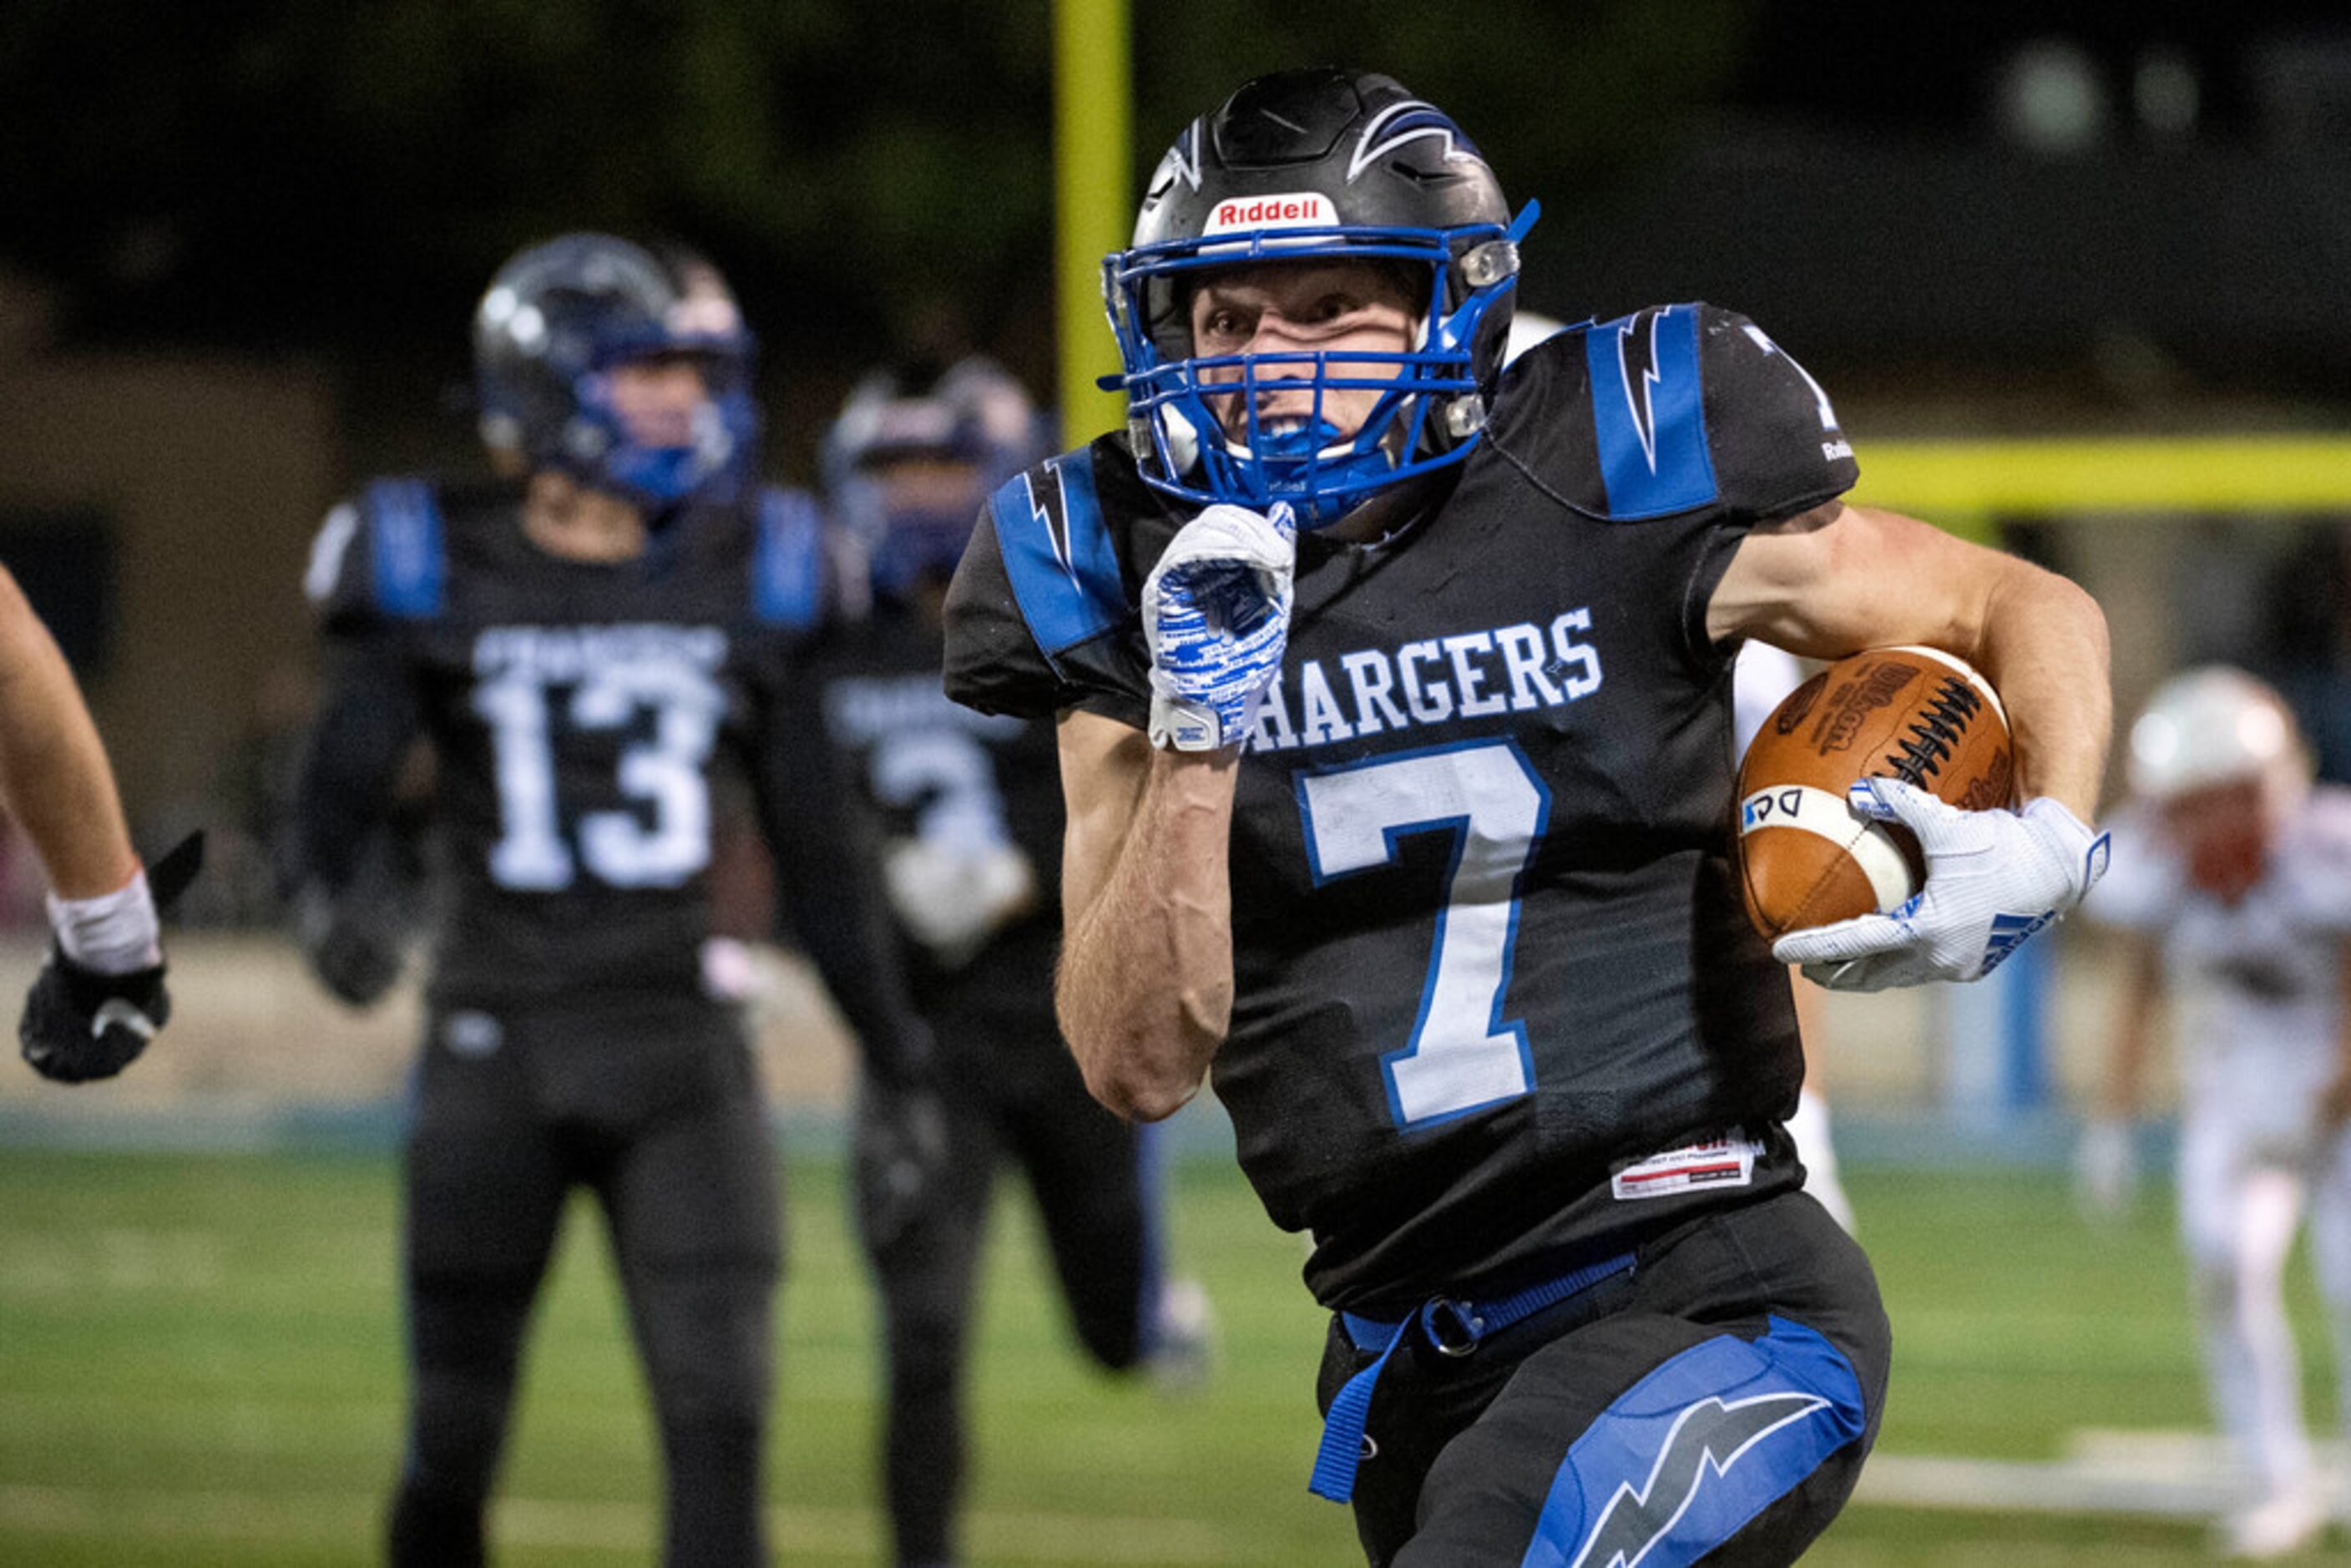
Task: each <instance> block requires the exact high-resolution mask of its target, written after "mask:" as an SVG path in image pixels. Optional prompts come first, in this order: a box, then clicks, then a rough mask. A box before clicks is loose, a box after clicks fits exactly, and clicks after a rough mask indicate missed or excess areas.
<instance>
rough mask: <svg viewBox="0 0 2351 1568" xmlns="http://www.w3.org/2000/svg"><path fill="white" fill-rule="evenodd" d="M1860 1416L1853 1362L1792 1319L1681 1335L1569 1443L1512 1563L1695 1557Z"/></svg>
mask: <svg viewBox="0 0 2351 1568" xmlns="http://www.w3.org/2000/svg"><path fill="white" fill-rule="evenodd" d="M1865 1421H1866V1412H1865V1410H1864V1409H1863V1406H1862V1396H1861V1382H1860V1379H1859V1378H1858V1377H1857V1376H1855V1373H1854V1370H1853V1365H1852V1364H1851V1363H1850V1362H1848V1361H1846V1360H1845V1358H1844V1354H1843V1353H1842V1352H1840V1351H1839V1350H1838V1349H1837V1348H1836V1347H1835V1346H1834V1345H1833V1344H1831V1343H1829V1342H1828V1341H1827V1340H1826V1339H1824V1338H1823V1337H1822V1336H1821V1335H1820V1333H1818V1332H1816V1331H1815V1330H1813V1329H1810V1328H1806V1327H1805V1326H1804V1325H1802V1323H1795V1322H1789V1321H1788V1320H1787V1319H1785V1318H1781V1317H1773V1318H1772V1319H1771V1332H1770V1333H1766V1334H1765V1335H1764V1336H1763V1337H1762V1338H1761V1339H1757V1340H1745V1339H1740V1337H1738V1336H1737V1335H1735V1334H1720V1335H1717V1336H1716V1337H1715V1338H1713V1339H1709V1340H1706V1341H1703V1342H1701V1343H1698V1344H1695V1345H1692V1346H1691V1347H1690V1348H1689V1349H1687V1350H1686V1351H1683V1352H1682V1353H1681V1354H1678V1355H1676V1356H1674V1357H1672V1358H1671V1359H1669V1360H1667V1362H1665V1363H1664V1364H1661V1365H1659V1366H1658V1367H1657V1368H1656V1370H1654V1371H1652V1372H1651V1373H1650V1374H1649V1375H1647V1376H1646V1377H1644V1378H1643V1379H1641V1381H1640V1382H1638V1383H1636V1384H1635V1385H1633V1386H1632V1388H1630V1389H1628V1390H1627V1391H1626V1392H1625V1394H1624V1395H1622V1396H1619V1397H1618V1398H1617V1400H1616V1401H1615V1403H1614V1404H1612V1405H1611V1406H1608V1408H1607V1409H1606V1410H1604V1411H1603V1412H1602V1413H1601V1416H1600V1418H1599V1419H1598V1420H1597V1421H1594V1422H1593V1424H1592V1425H1591V1426H1590V1427H1586V1428H1585V1429H1584V1431H1583V1435H1582V1436H1581V1437H1577V1438H1576V1440H1575V1441H1574V1443H1573V1445H1571V1446H1570V1447H1569V1448H1568V1451H1567V1458H1566V1459H1565V1460H1564V1461H1563V1462H1562V1464H1561V1465H1560V1468H1559V1470H1558V1472H1557V1474H1555V1475H1554V1476H1553V1477H1552V1485H1551V1490H1550V1492H1549V1494H1548V1495H1547V1496H1546V1497H1545V1498H1544V1500H1543V1509H1542V1514H1541V1518H1540V1519H1538V1520H1537V1521H1536V1524H1535V1533H1534V1539H1533V1541H1532V1542H1531V1543H1530V1544H1529V1545H1528V1547H1527V1551H1526V1555H1525V1556H1524V1557H1523V1558H1521V1559H1520V1565H1521V1568H1624V1565H1628V1564H1632V1563H1639V1564H1640V1565H1641V1568H1677V1565H1678V1564H1685V1563H1695V1562H1697V1561H1698V1559H1699V1558H1700V1557H1703V1556H1705V1555H1706V1553H1708V1552H1711V1551H1713V1550H1714V1549H1715V1548H1716V1547H1718V1546H1719V1545H1721V1544H1722V1543H1723V1542H1726V1541H1728V1540H1729V1539H1730V1537H1731V1536H1732V1535H1734V1534H1736V1533H1737V1532H1738V1531H1739V1529H1740V1527H1741V1526H1742V1525H1744V1524H1746V1523H1747V1521H1749V1520H1750V1519H1753V1518H1754V1517H1755V1516H1756V1515H1757V1514H1758V1513H1761V1511H1763V1510H1764V1509H1765V1508H1766V1507H1768V1506H1770V1505H1771V1503H1772V1502H1773V1501H1775V1500H1778V1499H1779V1498H1782V1497H1783V1496H1785V1495H1786V1494H1787V1493H1788V1492H1789V1491H1790V1490H1793V1489H1794V1488H1795V1486H1796V1485H1797V1484H1798V1483H1799V1482H1801V1481H1802V1480H1803V1479H1804V1478H1805V1477H1807V1476H1809V1475H1811V1474H1812V1473H1813V1471H1814V1470H1816V1469H1819V1468H1820V1466H1821V1464H1822V1463H1823V1461H1824V1460H1826V1459H1827V1458H1829V1456H1830V1455H1832V1454H1834V1453H1835V1452H1836V1451H1837V1450H1838V1449H1840V1448H1844V1446H1845V1445H1846V1444H1848V1443H1850V1442H1852V1441H1853V1440H1854V1439H1855V1438H1856V1437H1860V1436H1861V1433H1862V1430H1863V1427H1864V1426H1865Z"/></svg>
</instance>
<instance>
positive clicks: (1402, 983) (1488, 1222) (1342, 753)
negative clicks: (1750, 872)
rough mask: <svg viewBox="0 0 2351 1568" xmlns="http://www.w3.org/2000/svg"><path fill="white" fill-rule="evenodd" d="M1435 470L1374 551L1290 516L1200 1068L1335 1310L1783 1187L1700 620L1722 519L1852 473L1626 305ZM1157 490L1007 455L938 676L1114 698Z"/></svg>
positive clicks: (1130, 473) (1123, 703) (1716, 671)
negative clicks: (1226, 939) (1310, 529)
mask: <svg viewBox="0 0 2351 1568" xmlns="http://www.w3.org/2000/svg"><path fill="white" fill-rule="evenodd" d="M1454 472H1455V474H1456V475H1457V476H1458V477H1457V478H1456V480H1455V481H1454V482H1453V483H1452V485H1451V486H1450V488H1449V489H1447V490H1446V491H1444V492H1442V493H1441V494H1440V495H1439V496H1438V497H1437V498H1436V499H1435V500H1434V502H1433V503H1432V505H1431V506H1430V507H1429V508H1428V509H1427V510H1426V511H1425V512H1423V513H1422V514H1421V515H1420V516H1419V517H1417V518H1416V519H1415V520H1414V521H1413V522H1411V523H1410V524H1408V525H1407V526H1406V527H1405V528H1404V529H1403V530H1402V531H1401V532H1400V533H1399V534H1398V535H1396V536H1393V537H1392V538H1390V539H1388V540H1386V541H1383V542H1382V543H1380V544H1376V545H1350V544H1345V543H1342V542H1338V541H1334V540H1332V539H1329V538H1324V537H1322V536H1318V535H1314V534H1305V535H1301V538H1300V539H1299V550H1298V567H1297V578H1296V599H1295V609H1294V611H1293V615H1292V622H1291V633H1290V644H1289V648H1288V652H1287V654H1286V656H1285V659H1284V663H1283V666H1282V669H1281V673H1280V678H1279V680H1278V682H1277V683H1276V685H1274V687H1273V688H1272V689H1271V690H1270V693H1269V694H1268V695H1267V698H1266V701H1265V705H1264V707H1263V710H1262V712H1261V714H1260V716H1259V724H1258V727H1257V729H1256V731H1255V733H1254V735H1253V736H1252V737H1251V739H1250V741H1249V745H1248V747H1247V748H1246V750H1245V752H1244V754H1243V758H1242V762H1241V767H1240V768H1239V779H1238V788H1237V800H1236V810H1235V820H1234V828H1233V838H1232V849H1231V873H1232V886H1233V945H1234V967H1235V976H1234V977H1235V983H1236V999H1235V1005H1234V1011H1233V1020H1232V1028H1231V1031H1230V1034H1229V1036H1228V1039H1227V1041H1226V1043H1225V1045H1224V1046H1223V1048H1222V1049H1221V1051H1219V1053H1218V1055H1217V1060H1216V1063H1215V1066H1214V1070H1213V1071H1214V1082H1215V1086H1216V1089H1217V1094H1218V1096H1219V1098H1220V1099H1221V1100H1222V1101H1223V1102H1224V1103H1225V1105H1226V1107H1227V1109H1228V1111H1229V1113H1231V1116H1232V1119H1233V1124H1234V1127H1235V1130H1236V1134H1237V1140H1238V1153H1239V1156H1240V1159H1241V1162H1242V1165H1243V1166H1244V1167H1245V1169H1246V1170H1247V1172H1248V1174H1249V1177H1250V1179H1251V1181H1252V1183H1253V1184H1254V1185H1255V1186H1256V1187H1257V1189H1258V1192H1259V1196H1260V1197H1262V1198H1263V1200H1264V1202H1265V1204H1266V1207H1267V1208H1268V1210H1269V1212H1270V1214H1271V1215H1272V1216H1273V1218H1275V1219H1276V1220H1277V1221H1278V1222H1279V1223H1280V1224H1282V1225H1284V1226H1285V1227H1288V1228H1302V1229H1306V1230H1309V1231H1311V1234H1312V1236H1313V1239H1314V1241H1315V1250H1314V1253H1313V1255H1312V1259H1311V1261H1310V1263H1309V1265H1308V1267H1307V1280H1308V1283H1309V1284H1310V1286H1311V1287H1312V1289H1313V1290H1314V1291H1315V1293H1316V1295H1317V1296H1318V1297H1319V1298H1320V1299H1322V1301H1324V1302H1325V1304H1327V1305H1331V1306H1334V1307H1344V1308H1349V1309H1353V1310H1359V1311H1368V1312H1395V1311H1402V1310H1405V1309H1406V1308H1408V1307H1410V1306H1411V1305H1413V1304H1415V1303H1416V1302H1417V1301H1422V1300H1425V1299H1426V1298H1427V1297H1428V1296H1430V1295H1432V1294H1435V1293H1438V1292H1444V1291H1452V1292H1472V1293H1474V1292H1476V1291H1479V1290H1489V1291H1490V1290H1492V1289H1494V1288H1497V1287H1506V1286H1508V1285H1509V1284H1510V1283H1511V1282H1512V1281H1524V1280H1526V1279H1528V1278H1530V1277H1531V1276H1534V1275H1536V1274H1539V1273H1541V1270H1543V1269H1544V1268H1545V1267H1546V1266H1547V1264H1549V1263H1551V1262H1552V1261H1555V1260H1559V1259H1561V1258H1562V1257H1573V1255H1575V1254H1578V1253H1581V1252H1583V1251H1586V1250H1589V1249H1597V1248H1602V1247H1605V1246H1609V1245H1611V1244H1613V1243H1616V1242H1620V1241H1622V1240H1624V1239H1628V1238H1630V1237H1633V1236H1636V1235H1638V1234H1642V1233H1646V1232H1647V1231H1649V1230H1652V1229H1654V1228H1658V1227H1661V1226H1663V1225H1666V1224H1670V1223H1672V1222H1674V1221H1675V1220H1676V1219H1677V1218H1682V1217H1684V1216H1686V1215H1687V1213H1688V1212H1689V1211H1690V1210H1691V1209H1692V1208H1693V1207H1696V1206H1701V1205H1706V1204H1711V1203H1719V1202H1725V1201H1732V1202H1735V1201H1741V1200H1744V1199H1747V1198H1751V1197H1756V1196H1760V1195H1761V1194H1762V1193H1764V1192H1768V1191H1771V1190H1775V1189H1777V1188H1778V1187H1781V1186H1787V1185H1791V1184H1792V1182H1793V1181H1794V1180H1795V1179H1796V1173H1795V1167H1794V1165H1793V1161H1792V1155H1791V1154H1790V1152H1789V1145H1787V1143H1786V1140H1785V1137H1784V1134H1782V1132H1781V1131H1780V1129H1779V1127H1778V1125H1777V1124H1778V1122H1779V1120H1780V1119H1781V1118H1782V1117H1783V1116H1784V1115H1786V1114H1787V1113H1789V1112H1790V1111H1792V1109H1793V1106H1794V1103H1795V1095H1796V1089H1797V1086H1798V1084H1799V1082H1800V1081H1801V1078H1802V1057H1801V1053H1800V1051H1799V1050H1798V1046H1797V1040H1796V1035H1795V1030H1794V1021H1793V1017H1792V1009H1791V1006H1790V1001H1789V993H1788V982H1787V978H1786V974H1785V971H1784V969H1783V968H1782V967H1781V966H1780V965H1778V964H1777V963H1775V962H1774V961H1773V960H1772V958H1771V954H1770V951H1769V949H1768V948H1767V947H1766V946H1765V945H1764V944H1763V942H1762V940H1761V938H1760V937H1759V936H1756V934H1755V933H1754V931H1753V930H1752V928H1751V927H1750V925H1749V924H1748V922H1747V919H1746V917H1745V915H1744V913H1743V911H1742V908H1741V906H1740V898H1739V894H1738V891H1737V886H1736V883H1735V880H1734V878H1733V876H1732V873H1731V871H1730V867H1729V851H1730V816H1731V797H1732V758H1731V755H1730V683H1729V667H1730V666H1729V656H1730V654H1731V653H1732V652H1733V651H1734V650H1732V649H1730V648H1728V647H1718V646H1714V645H1712V644H1710V643H1708V639H1707V635H1706V631H1705V619H1706V609H1707V603H1708V598H1709V596H1710V594H1711V592H1712V590H1713V588H1714V585H1715V583H1716V582H1717V581H1718V580H1719V578H1720V576H1721V573H1722V571H1723V570H1724V568H1725V567H1726V566H1727V565H1728V563H1729V559H1730V556H1731V555H1732V553H1733V552H1734V551H1735V550H1736V549H1737V547H1738V545H1739V542H1740V539H1741V538H1743V537H1744V536H1745V533H1746V531H1747V529H1748V528H1749V527H1750V526H1751V525H1752V524H1754V523H1755V522H1757V521H1760V520H1765V519H1771V518H1777V517H1785V516H1790V515H1792V514H1794V513H1797V512H1800V511H1802V510H1804V509H1806V508H1808V507H1813V506H1816V505H1819V504H1821V503H1823V502H1824V501H1828V500H1831V499H1833V498H1834V497H1836V496H1838V495H1839V494H1841V493H1842V492H1843V491H1844V490H1845V489H1846V488H1848V487H1849V486H1851V485H1852V483H1853V481H1854V478H1855V466H1854V464H1853V461H1852V457H1851V454H1850V452H1849V451H1848V450H1847V448H1846V446H1845V444H1844V438H1843V435H1842V434H1841V433H1840V432H1839V431H1838V430H1837V428H1836V424H1835V418H1834V413H1833V412H1832V411H1831V410H1830V407H1829V404H1828V402H1827V400H1826V398H1825V397H1823V395H1822V394H1821V393H1820V392H1819V389H1818V388H1817V387H1816V386H1815V385H1814V384H1813V382H1812V381H1811V379H1810V378H1809V377H1808V376H1807V375H1805V373H1804V372H1803V371H1802V370H1801V369H1800V368H1799V367H1797V366H1796V365H1795V364H1794V362H1793V361H1791V360H1789V359H1788V358H1787V357H1786V356H1785V355H1784V354H1782V352H1781V351H1780V350H1778V348H1777V346H1776V345H1774V344H1773V343H1772V342H1771V340H1770V339H1769V338H1767V337H1765V336H1764V335H1763V334H1762V333H1761V331H1760V330H1759V329H1755V328H1754V327H1753V326H1752V324H1751V323H1750V322H1748V321H1746V320H1745V319H1743V318H1740V317H1738V316H1735V315H1733V314H1731V313H1729V312H1727V311H1721V310H1718V309H1715V308H1711V307H1707V306H1698V305H1676V306H1670V307H1661V308H1653V309H1649V310H1644V311H1641V312H1638V313H1636V314H1635V315H1633V316H1629V317H1626V318H1625V319H1622V320H1620V321H1613V322H1607V323H1603V324H1597V325H1593V324H1587V325H1586V326H1584V327H1583V328H1578V329H1570V330H1567V331H1564V332H1562V333H1561V334H1559V335H1558V336H1557V337H1555V338H1553V339H1552V340H1549V341H1547V342H1545V343H1543V344H1541V345H1540V346H1539V347H1538V348H1536V349H1534V350H1531V352H1530V353H1528V354H1527V355H1526V356H1525V357H1524V358H1523V359H1521V360H1520V361H1519V362H1518V363H1517V364H1516V365H1515V366H1513V367H1512V368H1511V370H1510V371H1509V372H1507V375H1506V379H1505V381H1504V382H1503V383H1502V386H1501V388H1500V390H1499V394H1498V397H1497V402H1496V413H1495V414H1494V418H1493V421H1492V423H1491V424H1490V426H1489V429H1488V431H1487V434H1486V435H1485V438H1484V439H1483V440H1482V441H1481V442H1480V444H1479V447H1478V448H1477V449H1476V450H1475V451H1473V452H1472V453H1471V455H1469V457H1468V459H1467V461H1466V462H1465V463H1464V464H1463V465H1461V466H1460V467H1459V468H1458V469H1457V470H1455V471H1454ZM1185 520H1186V517H1185V515H1184V514H1183V513H1181V512H1180V511H1177V510H1175V509H1174V507H1172V505H1171V504H1170V503H1169V502H1167V501H1166V500H1165V499H1164V498H1163V497H1159V496H1158V495H1157V494H1156V493H1155V492H1153V491H1151V490H1149V489H1148V488H1147V487H1145V486H1144V485H1143V484H1142V483H1141V481H1140V479H1139V478H1138V477H1137V476H1136V474H1135V471H1134V465H1133V463H1132V461H1131V459H1130V458H1129V457H1128V456H1127V455H1126V454H1125V452H1124V450H1123V445H1122V444H1120V443H1118V442H1116V441H1114V440H1111V439H1105V440H1102V441H1098V442H1096V443H1095V444H1093V445H1092V447H1091V448H1089V449H1087V450H1086V451H1084V452H1081V453H1075V454H1071V455H1067V456H1065V457H1062V458H1059V459H1055V460H1054V461H1052V462H1050V463H1048V464H1046V465H1042V466H1041V467H1040V468H1038V469H1035V470H1032V471H1030V473H1029V474H1028V475H1026V476H1023V477H1022V478H1020V479H1018V480H1016V481H1014V482H1013V483H1012V484H1011V485H1010V486H1007V487H1006V488H1005V489H1004V490H1003V491H1002V492H1000V493H999V494H998V497H996V499H995V501H994V502H993V504H992V505H991V507H989V509H988V511H987V513H986V514H984V515H983V517H982V519H981V524H980V528H978V530H977V532H976V534H975V536H974V539H973V543H972V546H971V548H970V549H969V551H968V552H967V555H966V556H965V558H964V561H963V564H962V567H961V569H960V570H959V571H958V574H957V578H956V585H955V589H954V591H953V593H952V594H951V596H950V599H949V603H948V610H949V647H948V658H947V672H946V674H947V683H948V690H949V692H950V695H955V696H956V697H958V698H959V699H960V700H963V701H965V702H967V703H970V704H972V705H973V706H978V707H982V708H986V709H990V710H996V711H1009V712H1035V711H1040V710H1051V709H1067V708H1071V707H1079V708H1084V709H1086V710H1088V711H1091V712H1094V713H1099V714H1102V715H1106V716H1110V717H1113V718H1115V719H1118V720H1120V721H1122V722H1124V723H1127V724H1130V725H1133V726H1134V727H1138V728H1140V727H1143V726H1144V722H1145V718H1146V715H1147V712H1148V706H1149V698H1148V686H1147V684H1146V675H1147V671H1148V656H1147V653H1146V652H1145V650H1144V644H1143V639H1142V635H1141V631H1140V627H1139V623H1138V621H1137V618H1136V616H1135V612H1134V603H1135V596H1136V592H1137V589H1138V586H1139V584H1140V583H1141V582H1142V580H1143V579H1144V577H1145V576H1146V575H1147V574H1148V572H1149V570H1150V569H1151V566H1152V564H1153V563H1154V562H1155V560H1156V559H1157V557H1158V554H1159V552H1160V551H1161V550H1162V549H1165V544H1166V541H1167V539H1168V538H1170V537H1171V536H1172V535H1173V533H1174V532H1175V529H1176V528H1178V527H1180V526H1181V524H1182V523H1183V522H1184V521H1185ZM1554 1271H1555V1270H1554Z"/></svg>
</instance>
